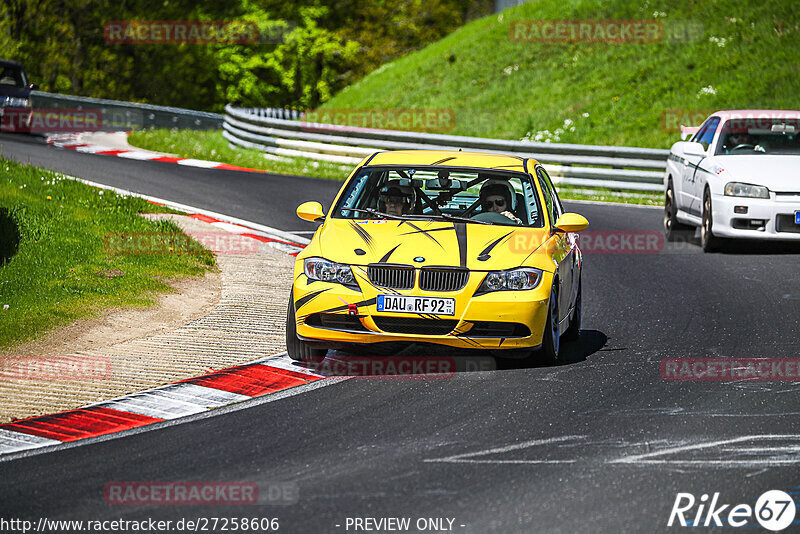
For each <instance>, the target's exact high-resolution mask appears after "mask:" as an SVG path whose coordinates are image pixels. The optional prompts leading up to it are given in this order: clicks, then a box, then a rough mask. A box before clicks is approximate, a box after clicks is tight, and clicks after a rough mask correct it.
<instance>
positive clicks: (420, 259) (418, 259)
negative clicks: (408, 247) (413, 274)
mask: <svg viewBox="0 0 800 534" xmlns="http://www.w3.org/2000/svg"><path fill="white" fill-rule="evenodd" d="M414 261H415V262H417V263H422V262H423V261H425V258H423V257H422V256H417V257H416V258H414Z"/></svg>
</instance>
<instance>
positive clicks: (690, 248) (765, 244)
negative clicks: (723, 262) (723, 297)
mask: <svg viewBox="0 0 800 534" xmlns="http://www.w3.org/2000/svg"><path fill="white" fill-rule="evenodd" d="M790 235H791V234H790ZM665 248H666V249H667V250H668V251H669V250H670V249H671V250H672V251H676V250H681V249H682V251H683V252H685V253H689V254H691V253H699V254H702V253H703V247H702V243H701V241H700V236H699V232H698V233H697V235H695V236H692V237H689V238H684V240H682V241H678V242H677V243H666V244H665ZM709 254H743V255H754V256H755V255H765V256H766V255H779V254H800V241H764V240H756V239H722V240H720V246H719V250H717V251H715V252H711V253H709Z"/></svg>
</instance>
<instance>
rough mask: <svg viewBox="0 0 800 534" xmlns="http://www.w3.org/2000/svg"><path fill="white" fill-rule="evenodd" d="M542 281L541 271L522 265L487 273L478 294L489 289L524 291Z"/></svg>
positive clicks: (487, 291)
mask: <svg viewBox="0 0 800 534" xmlns="http://www.w3.org/2000/svg"><path fill="white" fill-rule="evenodd" d="M541 281H542V271H541V270H540V269H534V268H532V267H522V268H519V269H512V270H510V271H492V272H490V273H487V275H486V278H485V279H484V280H483V283H482V284H481V287H479V288H478V292H477V293H478V294H481V293H489V292H491V291H524V290H526V289H534V288H535V287H536V286H538V285H539V282H541Z"/></svg>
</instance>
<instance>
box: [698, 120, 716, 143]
mask: <svg viewBox="0 0 800 534" xmlns="http://www.w3.org/2000/svg"><path fill="white" fill-rule="evenodd" d="M718 126H719V118H718V117H712V118H711V119H709V121H708V122H707V123H706V127H705V128H704V129H703V130H702V131H701V132H698V135H697V139H695V142H697V143H702V144H703V146H704V147H705V148H706V150H708V146H709V145H710V144H711V142H712V141H713V140H714V134H715V133H717V127H718Z"/></svg>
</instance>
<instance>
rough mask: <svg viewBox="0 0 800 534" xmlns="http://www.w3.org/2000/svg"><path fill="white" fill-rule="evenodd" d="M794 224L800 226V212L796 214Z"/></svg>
mask: <svg viewBox="0 0 800 534" xmlns="http://www.w3.org/2000/svg"><path fill="white" fill-rule="evenodd" d="M794 223H795V224H800V211H796V212H794Z"/></svg>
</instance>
